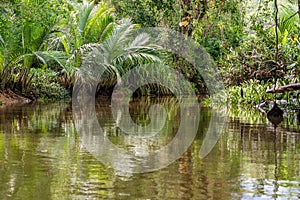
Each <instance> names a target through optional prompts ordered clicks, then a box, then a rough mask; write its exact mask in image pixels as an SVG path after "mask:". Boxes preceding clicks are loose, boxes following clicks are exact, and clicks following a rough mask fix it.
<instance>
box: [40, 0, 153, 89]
mask: <svg viewBox="0 0 300 200" xmlns="http://www.w3.org/2000/svg"><path fill="white" fill-rule="evenodd" d="M71 6H72V8H73V11H72V12H71V14H70V18H69V19H68V20H67V23H65V24H61V25H60V27H59V31H57V32H55V33H53V35H52V37H50V38H49V40H48V41H49V49H51V51H47V52H39V53H37V55H38V56H39V57H40V58H41V59H42V60H44V62H45V63H47V60H55V61H56V62H57V63H58V64H59V65H60V66H61V67H62V68H63V70H62V71H63V73H64V84H65V86H66V87H67V88H69V89H72V87H73V85H74V81H75V80H74V77H75V72H76V71H77V70H78V67H80V65H81V64H82V60H91V58H89V57H88V56H90V55H91V54H88V53H87V52H91V51H93V52H97V56H98V57H99V56H100V57H103V63H102V62H101V63H102V64H103V65H102V66H103V67H104V68H105V69H106V70H107V71H106V75H107V77H109V78H107V79H106V81H104V82H101V84H104V85H105V84H107V85H113V84H114V83H115V81H114V80H115V79H114V76H115V75H117V76H120V74H122V73H124V72H126V71H127V70H128V69H130V68H131V67H132V66H134V65H135V64H137V63H150V62H156V61H158V60H159V57H158V51H157V50H158V48H157V46H153V45H150V41H149V37H148V36H147V35H146V34H137V35H136V36H135V37H132V34H133V33H134V32H135V30H136V29H137V28H138V25H135V24H132V22H131V20H130V19H122V20H119V21H115V20H114V16H113V11H114V9H113V8H110V7H109V6H108V5H107V4H105V3H100V4H95V3H94V2H88V1H84V2H83V3H80V4H78V3H72V4H71ZM95 50H97V51H95ZM98 64H99V63H98ZM77 74H78V73H77Z"/></svg>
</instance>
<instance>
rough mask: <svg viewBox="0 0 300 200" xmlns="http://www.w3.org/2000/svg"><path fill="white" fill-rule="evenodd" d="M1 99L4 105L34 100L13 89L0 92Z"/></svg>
mask: <svg viewBox="0 0 300 200" xmlns="http://www.w3.org/2000/svg"><path fill="white" fill-rule="evenodd" d="M0 101H1V102H2V105H11V104H26V103H30V102H32V100H30V99H28V98H26V97H24V96H21V95H19V94H16V93H15V92H13V91H11V90H6V91H4V92H0ZM0 104H1V103H0Z"/></svg>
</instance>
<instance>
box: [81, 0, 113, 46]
mask: <svg viewBox="0 0 300 200" xmlns="http://www.w3.org/2000/svg"><path fill="white" fill-rule="evenodd" d="M112 12H113V8H110V7H108V6H107V5H106V4H105V3H100V4H99V5H97V6H94V8H93V10H92V12H91V14H90V18H89V19H88V22H87V25H86V27H85V30H84V37H85V39H86V41H85V42H96V41H101V40H103V39H105V38H106V36H107V35H108V34H110V33H111V31H112V27H113V21H114V18H113V16H112Z"/></svg>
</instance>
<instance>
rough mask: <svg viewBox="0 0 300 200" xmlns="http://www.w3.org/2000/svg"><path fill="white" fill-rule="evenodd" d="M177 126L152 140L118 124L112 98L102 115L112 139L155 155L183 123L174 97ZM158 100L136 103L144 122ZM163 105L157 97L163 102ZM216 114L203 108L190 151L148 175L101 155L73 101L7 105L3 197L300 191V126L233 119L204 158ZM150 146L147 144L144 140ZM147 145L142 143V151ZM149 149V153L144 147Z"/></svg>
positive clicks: (2, 116)
mask: <svg viewBox="0 0 300 200" xmlns="http://www.w3.org/2000/svg"><path fill="white" fill-rule="evenodd" d="M156 101H161V103H164V104H165V105H168V108H167V110H169V112H168V117H167V119H168V120H169V121H170V124H171V125H172V126H171V125H170V126H168V127H164V129H165V132H164V131H163V132H162V133H160V134H159V135H156V137H155V138H152V139H151V140H147V141H144V140H140V139H135V138H134V137H132V138H129V137H127V135H126V134H124V133H123V132H121V131H120V130H118V129H116V128H115V126H116V122H115V120H114V119H113V116H112V113H111V109H110V107H109V102H105V101H104V100H101V104H97V105H96V110H97V117H98V119H99V123H100V125H101V127H103V130H104V131H105V134H107V135H108V137H109V139H110V140H111V142H112V143H113V144H116V145H118V146H120V147H122V148H124V149H126V150H128V151H131V152H135V151H136V152H138V153H141V154H143V153H148V151H155V150H156V149H158V148H160V147H161V146H164V145H166V144H167V143H168V142H169V141H170V140H171V139H172V138H173V137H174V134H173V132H172V130H176V129H178V124H177V122H178V120H180V119H178V118H179V116H180V115H179V113H178V105H177V103H176V101H174V100H170V99H161V100H156ZM153 103H155V102H153V101H152V100H151V99H145V100H143V101H137V102H134V103H132V104H131V107H130V112H131V115H132V117H133V120H134V121H135V122H137V123H141V124H143V123H145V124H147V123H148V120H149V116H148V114H147V109H148V108H149V106H150V105H152V104H153ZM156 103H157V102H156ZM214 114H215V113H214V111H212V110H210V109H208V108H201V115H200V119H199V121H200V125H199V130H198V133H197V136H196V139H195V140H194V141H193V143H192V145H191V146H190V147H189V149H188V151H187V152H186V153H185V154H184V155H183V156H181V157H180V158H179V159H178V160H176V161H175V162H174V163H172V164H171V165H169V166H168V167H166V168H164V169H161V170H158V171H155V172H152V173H145V174H131V175H130V176H128V175H124V174H116V173H115V171H114V169H113V168H110V167H108V166H105V165H103V164H102V163H100V162H99V161H98V160H97V159H95V158H94V157H93V156H92V155H91V154H90V153H89V152H88V151H87V150H86V149H85V148H84V147H83V146H82V143H81V142H80V138H79V136H78V133H77V132H76V131H75V128H74V124H73V118H72V107H71V104H70V103H54V104H38V105H26V106H21V107H6V108H5V107H1V108H0V199H95V198H98V199H252V198H255V197H256V198H266V199H288V198H290V199H293V198H294V199H295V198H297V197H299V195H300V190H299V188H300V181H299V180H300V135H299V133H300V128H299V126H297V125H295V124H290V123H288V121H284V122H283V123H282V124H281V125H279V127H278V128H277V131H276V132H274V129H273V127H272V125H271V124H269V123H268V122H267V121H264V120H265V119H263V118H261V119H260V118H259V116H255V115H254V118H255V120H256V119H259V120H260V121H259V122H254V121H252V122H251V120H253V119H252V118H249V119H246V118H244V117H245V115H240V116H241V117H239V118H237V117H231V118H228V122H227V123H226V126H225V127H224V131H223V134H222V135H220V136H218V137H219V140H218V142H217V143H216V146H215V147H214V148H213V149H212V151H211V152H210V153H209V154H208V155H207V156H206V157H204V158H202V159H200V158H199V152H200V151H201V148H202V146H203V143H204V141H203V140H204V138H205V134H206V133H207V130H208V128H209V124H210V123H214V122H211V116H213V115H214ZM143 145H146V146H147V148H146V150H145V148H144V146H143ZM138 148H140V149H138ZM141 150H142V151H141Z"/></svg>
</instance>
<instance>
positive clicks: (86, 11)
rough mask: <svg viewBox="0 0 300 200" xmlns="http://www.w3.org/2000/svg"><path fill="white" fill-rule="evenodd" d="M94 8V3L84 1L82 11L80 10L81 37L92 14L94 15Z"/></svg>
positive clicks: (79, 26)
mask: <svg viewBox="0 0 300 200" xmlns="http://www.w3.org/2000/svg"><path fill="white" fill-rule="evenodd" d="M93 7H94V2H87V1H83V4H82V6H81V9H80V10H79V16H78V30H79V35H83V33H84V29H85V28H86V25H87V23H88V20H89V18H90V15H91V13H92V10H93Z"/></svg>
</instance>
